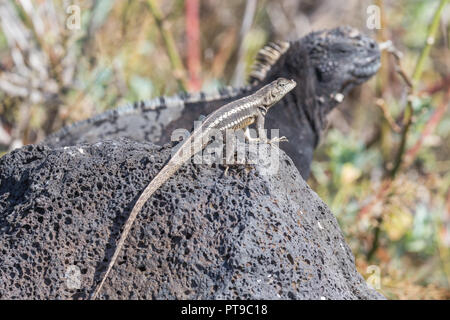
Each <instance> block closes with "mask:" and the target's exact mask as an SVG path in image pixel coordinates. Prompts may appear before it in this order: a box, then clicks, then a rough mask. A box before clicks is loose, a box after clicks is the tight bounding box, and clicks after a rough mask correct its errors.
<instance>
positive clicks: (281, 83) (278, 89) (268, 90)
mask: <svg viewBox="0 0 450 320" xmlns="http://www.w3.org/2000/svg"><path fill="white" fill-rule="evenodd" d="M296 85H297V83H296V82H295V81H294V80H288V79H285V78H278V79H277V80H275V81H272V82H271V83H269V84H268V85H266V86H264V87H262V88H261V89H259V90H258V93H259V94H261V95H262V97H263V105H262V106H263V107H264V109H265V110H268V109H269V108H270V107H272V106H273V105H274V104H275V103H277V102H278V101H280V100H281V99H282V98H283V97H284V96H285V95H286V94H287V93H288V92H289V91H291V90H292V89H294V88H295V86H296Z"/></svg>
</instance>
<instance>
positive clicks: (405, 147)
mask: <svg viewBox="0 0 450 320" xmlns="http://www.w3.org/2000/svg"><path fill="white" fill-rule="evenodd" d="M370 5H377V6H378V8H380V9H381V11H380V13H381V29H379V30H376V29H375V30H369V29H368V27H367V19H368V12H367V9H368V7H369V6H370ZM449 7H450V6H449V5H448V1H445V0H444V1H442V0H423V1H419V0H409V1H407V0H400V1H393V0H391V1H389V0H385V1H383V0H379V1H356V0H347V1H335V0H318V1H314V0H304V1H300V0H297V1H295V0H281V1H275V0H273V1H271V0H259V1H257V0H248V1H236V0H230V1H219V0H203V1H199V0H184V1H182V0H164V1H163V0H159V1H158V0H135V1H126V0H124V1H110V0H98V1H93V0H85V1H82V0H80V1H68V0H55V1H39V0H35V1H31V0H17V1H14V0H2V1H0V155H2V154H4V153H5V152H8V151H9V150H11V149H14V148H16V147H20V146H22V145H24V144H29V143H36V142H39V141H41V140H42V139H43V138H44V137H45V136H46V135H48V134H49V133H51V132H53V131H55V130H57V129H59V128H61V127H62V126H64V125H66V124H69V123H72V122H74V121H78V120H82V119H86V118H88V117H91V116H92V115H94V114H97V113H100V112H102V111H104V110H106V109H111V108H115V107H117V106H118V105H120V104H123V103H125V102H130V101H136V100H141V99H149V98H152V97H157V96H160V95H170V94H175V93H176V92H178V91H180V90H188V91H195V90H205V91H208V90H211V89H213V88H215V87H220V86H223V85H228V84H232V85H242V84H244V83H245V79H246V76H247V74H248V72H249V70H250V67H251V65H252V62H253V59H254V57H255V55H256V53H257V51H258V49H260V48H261V47H262V46H263V45H264V44H265V43H266V42H268V41H270V40H278V39H280V40H295V39H298V38H299V37H301V36H303V35H305V34H307V33H309V32H310V31H313V30H318V29H323V28H332V27H336V26H339V25H345V24H349V25H352V26H354V27H357V28H359V29H360V30H362V31H363V32H365V33H367V34H369V35H371V36H373V37H374V38H376V39H377V40H378V41H379V42H381V41H386V40H391V41H392V42H393V43H394V45H395V47H396V48H397V49H398V50H399V51H400V52H401V57H400V59H396V58H395V56H394V55H391V54H389V53H388V52H386V51H385V52H383V56H382V67H381V69H380V71H379V72H378V74H377V75H376V77H374V78H373V79H372V80H371V81H370V82H369V83H366V84H364V85H363V86H361V87H359V88H357V89H356V90H354V91H353V92H352V93H351V94H350V95H349V96H348V97H346V99H345V101H344V102H343V103H342V104H341V105H340V106H339V108H338V109H336V110H334V111H333V112H332V114H331V115H330V117H329V126H328V129H327V134H326V135H325V138H324V139H323V141H322V143H321V145H320V146H319V148H318V149H317V151H316V155H315V161H314V162H313V164H312V175H311V177H310V179H309V181H308V182H309V184H310V185H311V187H312V188H313V189H314V190H315V191H316V192H317V193H318V194H319V195H320V196H321V197H322V199H323V200H324V201H325V202H326V203H328V204H329V206H330V207H331V209H332V211H333V212H334V213H335V215H336V216H337V218H338V220H339V223H340V226H341V228H342V230H343V231H344V234H345V236H346V239H347V242H348V243H349V244H350V246H351V248H352V251H353V253H354V254H355V257H356V264H357V268H358V270H359V271H360V273H361V274H362V275H363V276H364V277H365V278H366V279H368V280H369V281H370V282H371V283H373V285H375V286H376V285H377V281H376V280H377V279H378V278H377V277H378V275H379V279H380V283H379V284H380V286H379V288H378V290H379V291H380V292H382V293H383V294H385V295H386V297H388V298H391V299H449V298H450V286H449V283H450V192H449V186H450V170H449V168H450V157H449V153H450V116H449V112H448V111H449V95H450V91H449V90H450V70H449V68H450V50H449V42H450V32H449V31H450V29H449V28H450V27H449V18H450V8H449ZM78 13H79V17H80V19H79V20H77V14H78ZM433 35H434V37H433ZM399 70H401V71H400V72H399ZM402 73H403V75H404V77H402V76H401V74H402ZM408 82H411V84H410V86H409V83H408ZM374 280H375V281H374Z"/></svg>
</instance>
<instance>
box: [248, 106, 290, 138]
mask: <svg viewBox="0 0 450 320" xmlns="http://www.w3.org/2000/svg"><path fill="white" fill-rule="evenodd" d="M264 122H265V117H264V115H263V114H262V112H259V114H258V116H257V118H256V129H257V131H258V138H257V139H258V141H260V142H263V143H269V144H274V143H278V142H287V141H288V139H287V138H286V137H285V136H282V137H275V138H272V139H268V138H267V134H266V130H265V129H264ZM247 129H248V127H247ZM253 139H254V138H253Z"/></svg>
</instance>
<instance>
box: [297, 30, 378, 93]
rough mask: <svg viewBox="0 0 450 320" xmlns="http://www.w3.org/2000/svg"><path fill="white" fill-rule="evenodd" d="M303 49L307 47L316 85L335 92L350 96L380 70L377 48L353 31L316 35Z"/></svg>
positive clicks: (312, 35)
mask: <svg viewBox="0 0 450 320" xmlns="http://www.w3.org/2000/svg"><path fill="white" fill-rule="evenodd" d="M301 45H304V46H306V49H307V53H308V56H309V61H310V63H311V67H312V68H313V70H314V76H315V80H316V82H317V84H318V85H319V86H321V87H329V89H331V90H332V91H335V92H339V93H345V92H347V91H348V90H349V89H351V88H352V87H354V86H355V85H358V84H361V83H363V82H365V81H366V80H368V79H369V78H370V77H372V76H373V75H374V74H375V73H376V72H377V71H378V69H379V68H380V50H379V48H378V44H377V43H376V42H375V41H374V40H373V39H371V38H369V37H367V36H365V35H363V34H361V33H360V32H359V31H358V30H357V29H354V28H351V27H339V28H335V29H332V30H325V31H318V32H313V33H311V34H309V35H308V36H306V37H305V38H304V39H303V40H302V41H301Z"/></svg>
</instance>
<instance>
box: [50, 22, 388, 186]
mask: <svg viewBox="0 0 450 320" xmlns="http://www.w3.org/2000/svg"><path fill="white" fill-rule="evenodd" d="M379 67H380V50H379V48H378V44H377V43H376V42H375V41H374V40H372V39H371V38H369V37H367V36H365V35H363V34H361V33H360V32H359V31H358V30H356V29H354V28H351V27H348V26H346V27H338V28H335V29H331V30H322V31H316V32H312V33H310V34H308V35H306V36H305V37H303V38H301V39H299V40H296V41H292V42H285V41H281V42H276V43H271V44H268V45H267V46H265V47H264V48H263V49H261V51H260V52H259V54H258V56H257V62H256V63H255V67H254V70H253V72H252V73H251V75H250V81H249V85H247V86H245V87H242V88H231V87H226V88H222V89H219V90H218V92H216V93H203V92H197V93H181V94H178V95H176V96H172V97H160V98H156V99H152V100H148V101H139V102H135V103H130V104H127V105H125V106H123V107H119V108H118V109H115V110H110V111H107V112H104V113H102V114H100V115H97V116H95V117H93V118H90V119H88V120H85V121H81V122H78V123H75V124H72V125H69V126H67V127H64V128H62V129H61V130H60V131H58V132H56V133H54V134H52V135H50V136H49V137H48V138H47V139H46V140H45V141H44V143H46V144H48V145H50V146H67V145H74V144H78V143H82V142H89V143H92V142H96V141H100V140H103V139H111V138H115V137H126V138H129V139H132V140H135V141H150V142H153V143H156V144H164V143H167V142H169V141H170V137H171V134H172V132H173V130H175V129H178V128H185V129H187V130H189V129H191V128H192V123H193V122H194V121H195V120H196V119H198V117H199V116H200V115H201V114H210V113H212V112H213V111H214V110H215V109H217V108H218V107H220V106H222V105H224V104H226V103H229V102H231V101H233V100H237V99H239V98H242V97H243V96H246V95H249V94H251V93H253V92H255V91H256V90H258V89H260V88H261V87H262V86H264V85H267V84H268V83H270V82H272V81H273V80H275V79H277V78H279V77H283V78H287V79H293V80H294V81H296V82H298V83H301V85H299V86H297V87H296V88H295V89H294V90H292V91H291V92H290V93H289V94H288V95H286V96H285V97H284V98H283V99H282V100H281V101H280V102H278V103H279V104H282V105H283V106H280V107H277V108H275V109H274V111H273V112H271V114H269V115H268V116H267V119H266V121H267V125H268V126H269V127H271V128H277V129H280V135H283V136H286V137H287V138H288V139H289V141H290V143H288V144H284V145H282V146H281V148H282V149H283V150H284V151H285V152H286V153H287V154H288V155H289V156H290V157H291V158H292V160H293V161H294V163H295V165H296V166H297V168H298V169H299V171H300V173H301V175H302V176H303V178H304V179H307V178H308V176H309V171H310V163H311V161H312V157H313V152H314V149H315V147H316V146H317V144H318V142H319V138H320V135H321V132H322V130H323V128H324V126H325V123H326V115H327V114H328V113H329V112H330V111H331V110H332V109H333V108H334V107H335V106H336V105H337V104H338V103H339V102H341V101H342V99H343V98H344V96H345V94H347V93H348V92H349V91H350V89H352V88H354V87H355V86H357V85H359V84H361V83H363V82H365V81H367V80H368V79H369V78H370V77H371V76H372V75H374V74H375V73H376V72H377V71H378V69H379Z"/></svg>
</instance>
